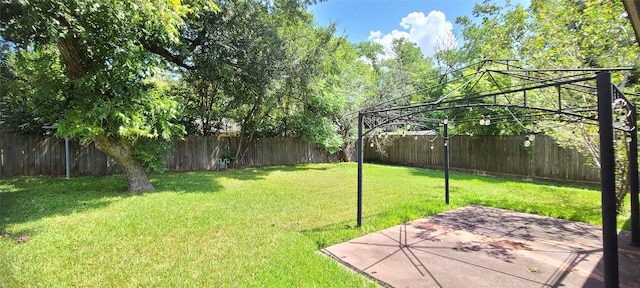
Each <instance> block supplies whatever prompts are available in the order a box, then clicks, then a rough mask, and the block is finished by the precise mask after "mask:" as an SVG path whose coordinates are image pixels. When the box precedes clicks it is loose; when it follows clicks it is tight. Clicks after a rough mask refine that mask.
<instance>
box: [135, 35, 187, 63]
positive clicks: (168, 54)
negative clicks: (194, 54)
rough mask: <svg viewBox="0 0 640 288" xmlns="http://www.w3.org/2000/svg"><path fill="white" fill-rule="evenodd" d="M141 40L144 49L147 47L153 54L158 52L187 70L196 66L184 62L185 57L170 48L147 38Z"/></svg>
mask: <svg viewBox="0 0 640 288" xmlns="http://www.w3.org/2000/svg"><path fill="white" fill-rule="evenodd" d="M140 42H141V43H142V47H144V49H147V51H149V52H151V53H153V54H156V55H158V56H160V57H162V58H164V59H165V60H167V61H169V62H171V63H173V64H176V65H178V66H179V67H182V68H184V69H187V70H191V69H193V68H194V67H193V66H191V65H188V64H186V63H184V60H185V59H184V57H182V56H177V55H174V54H172V53H171V52H169V50H167V49H164V48H162V47H159V46H158V45H156V44H155V43H150V42H147V41H145V40H141V41H140Z"/></svg>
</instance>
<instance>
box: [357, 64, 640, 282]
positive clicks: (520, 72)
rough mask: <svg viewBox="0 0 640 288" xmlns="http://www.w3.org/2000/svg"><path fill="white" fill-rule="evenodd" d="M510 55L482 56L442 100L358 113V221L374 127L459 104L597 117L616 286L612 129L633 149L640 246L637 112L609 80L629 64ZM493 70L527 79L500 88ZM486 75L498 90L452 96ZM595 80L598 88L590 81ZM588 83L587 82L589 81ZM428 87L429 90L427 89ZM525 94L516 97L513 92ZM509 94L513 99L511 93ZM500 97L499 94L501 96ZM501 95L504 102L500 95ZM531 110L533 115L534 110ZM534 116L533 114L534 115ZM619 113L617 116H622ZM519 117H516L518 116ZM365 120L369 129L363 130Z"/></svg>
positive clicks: (607, 248)
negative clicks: (544, 92)
mask: <svg viewBox="0 0 640 288" xmlns="http://www.w3.org/2000/svg"><path fill="white" fill-rule="evenodd" d="M509 61H512V60H483V61H480V62H478V63H474V64H471V65H469V66H466V67H465V68H469V67H471V66H472V65H478V66H477V67H478V68H477V69H476V70H475V71H476V72H475V73H472V74H471V76H470V77H471V78H470V79H468V80H467V81H466V82H464V83H463V84H462V85H460V86H458V87H457V88H455V89H453V90H452V92H450V93H448V94H446V95H444V96H443V97H441V98H440V99H437V100H431V101H422V102H415V103H411V102H407V101H405V100H403V99H404V98H405V97H400V98H396V99H392V100H389V101H386V102H383V103H379V104H377V105H375V106H372V107H369V108H367V109H364V110H362V111H360V112H359V113H358V140H357V147H356V148H357V155H358V156H357V158H358V196H357V199H358V200H357V202H358V203H357V205H358V206H357V226H358V227H360V226H361V225H362V189H363V184H362V177H363V158H364V146H363V142H364V141H363V136H365V135H366V134H367V133H369V132H371V131H373V129H376V128H379V127H383V126H388V125H392V126H394V125H395V126H398V125H402V124H412V123H419V122H420V121H422V122H425V121H426V120H425V119H424V118H421V117H422V116H424V115H425V114H427V113H430V112H435V111H441V112H445V111H448V110H451V109H458V108H476V107H481V108H482V107H484V108H488V107H498V108H500V109H506V110H508V111H509V113H510V114H511V115H512V116H513V117H514V118H516V116H515V115H514V114H513V113H512V112H511V110H525V111H528V112H529V113H531V111H536V112H537V113H539V114H538V115H556V116H557V117H559V118H562V119H561V121H574V122H575V121H590V122H597V124H598V127H599V134H600V163H601V169H600V178H601V180H600V181H601V184H600V185H601V195H602V227H603V232H602V233H603V255H604V256H603V258H604V268H605V269H604V278H605V280H604V283H605V287H618V285H619V275H618V242H617V240H618V236H617V227H616V226H617V223H616V215H617V213H616V194H615V150H614V145H613V143H614V130H615V129H618V130H622V131H624V132H625V133H627V137H629V138H630V142H629V144H630V151H629V154H628V160H629V161H628V165H629V167H628V169H629V170H628V171H629V173H630V177H629V187H630V194H631V195H630V199H631V205H630V209H631V245H633V246H640V213H639V212H640V210H639V208H640V205H639V202H638V182H639V181H638V134H637V127H636V126H637V111H636V106H635V105H634V103H632V102H631V101H629V100H628V99H627V98H626V97H625V95H624V93H623V92H622V90H621V89H619V88H618V87H617V86H615V85H614V84H613V83H612V80H611V72H612V71H623V70H631V68H598V69H523V68H521V67H517V66H514V65H510V63H509ZM487 63H494V64H499V65H503V66H505V67H506V69H488V68H484V67H485V64H487ZM465 68H461V69H458V70H454V71H452V72H449V73H447V74H445V75H442V76H440V82H441V84H439V85H442V83H443V81H445V80H447V79H448V77H451V76H450V75H452V74H453V73H458V74H464V73H463V72H461V71H462V70H463V69H465ZM493 75H505V76H508V77H512V78H515V79H519V80H520V81H523V83H522V84H520V85H517V86H511V87H500V85H499V84H498V82H497V81H496V80H495V78H494V76H493ZM485 76H486V77H488V78H489V79H490V81H493V83H494V84H495V85H496V86H497V89H496V90H493V91H488V92H481V93H474V94H462V95H459V96H451V95H453V93H454V92H456V91H460V90H461V88H463V87H471V88H473V87H474V86H475V85H476V84H477V83H478V82H479V81H480V79H481V78H482V77H485ZM593 81H595V83H596V85H595V87H594V86H593V85H588V83H589V82H591V83H592V82H593ZM585 83H587V84H585ZM469 85H472V86H469ZM553 87H555V88H557V98H556V99H555V100H556V101H553V102H554V103H548V104H549V105H548V106H544V107H542V106H534V105H531V103H530V102H528V101H527V96H526V93H527V91H531V90H538V89H544V88H553ZM431 88H433V87H430V88H429V89H425V90H424V91H420V92H425V93H429V90H430V89H431ZM563 91H574V92H579V93H585V94H589V95H594V94H595V95H596V97H597V106H580V107H578V106H570V105H564V104H567V103H566V102H567V100H566V97H567V96H565V94H563ZM516 93H517V94H518V95H522V97H519V98H517V99H516V97H513V95H514V94H516ZM510 95H511V98H509V97H510ZM499 97H500V99H499ZM502 97H504V99H506V101H504V100H502ZM554 97H555V96H554ZM620 107H624V108H625V109H626V111H627V112H628V113H627V114H626V115H623V117H624V120H625V121H626V125H617V126H616V127H614V121H613V117H614V112H613V110H614V108H620ZM530 115H533V114H530ZM532 117H535V116H532ZM619 118H621V117H617V119H619ZM515 120H516V121H518V120H517V119H515ZM365 124H367V126H368V128H369V130H368V131H365V130H364V129H365ZM442 124H443V126H444V135H443V136H444V139H445V141H444V143H445V144H444V145H445V149H444V154H445V155H444V157H445V158H444V159H445V165H444V166H445V167H444V170H445V201H446V203H447V204H448V203H449V189H448V188H449V187H448V186H449V185H448V183H449V177H448V174H449V161H448V160H449V151H448V145H447V144H448V143H447V142H448V141H447V140H448V124H450V121H449V119H448V117H447V118H445V119H443V121H442Z"/></svg>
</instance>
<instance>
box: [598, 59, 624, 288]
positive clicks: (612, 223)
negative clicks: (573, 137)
mask: <svg viewBox="0 0 640 288" xmlns="http://www.w3.org/2000/svg"><path fill="white" fill-rule="evenodd" d="M596 83H597V84H596V85H597V90H598V125H599V128H600V187H601V190H602V191H601V195H602V246H603V247H602V248H603V259H604V287H607V288H613V287H618V286H619V279H618V235H617V234H618V231H617V229H616V186H615V176H616V175H615V152H614V148H613V112H612V107H611V104H612V103H613V90H612V86H611V73H610V72H608V71H604V72H600V73H598V76H597V77H596Z"/></svg>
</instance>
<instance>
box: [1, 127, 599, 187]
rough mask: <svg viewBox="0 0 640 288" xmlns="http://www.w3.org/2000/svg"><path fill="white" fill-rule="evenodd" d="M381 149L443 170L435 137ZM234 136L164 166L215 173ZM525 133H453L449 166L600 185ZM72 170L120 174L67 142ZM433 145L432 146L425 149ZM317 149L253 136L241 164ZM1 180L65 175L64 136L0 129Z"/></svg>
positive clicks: (281, 161) (187, 145)
mask: <svg viewBox="0 0 640 288" xmlns="http://www.w3.org/2000/svg"><path fill="white" fill-rule="evenodd" d="M389 137H391V138H390V139H389V141H388V142H389V143H390V144H389V145H387V146H385V148H384V153H380V152H379V151H377V150H376V148H371V147H369V145H365V151H364V152H365V160H366V161H378V162H385V163H393V164H401V165H407V166H417V167H426V168H436V169H442V168H443V167H444V150H443V149H444V145H443V140H442V138H441V137H437V136H417V139H416V137H414V136H407V137H399V136H389ZM238 140H239V139H238V138H219V137H216V136H190V137H187V138H185V139H184V140H180V141H175V142H174V144H175V148H174V151H173V153H172V154H171V155H169V156H167V157H166V158H165V163H166V168H167V169H168V170H169V171H193V170H216V169H218V160H219V159H221V158H222V157H223V155H225V154H228V153H229V152H233V151H235V150H234V149H236V147H237V144H238V143H237V141H238ZM523 141H524V136H495V137H476V138H471V137H466V136H456V137H453V138H451V140H450V145H449V148H450V149H449V151H450V165H451V169H452V170H456V171H460V172H466V173H475V174H481V175H482V174H487V175H496V176H504V177H512V178H525V179H532V180H555V181H562V182H567V183H572V182H573V183H599V179H600V174H599V170H598V169H597V168H595V167H593V166H592V165H589V164H587V163H588V161H587V159H586V157H585V156H584V155H582V154H580V153H579V152H577V151H575V150H573V149H566V148H562V147H559V146H558V145H557V144H556V143H555V141H554V140H553V139H552V138H550V137H546V136H537V137H536V138H535V140H534V141H533V142H532V143H533V144H532V145H531V147H524V145H523ZM69 146H70V156H71V175H72V176H78V175H109V174H115V173H120V168H119V167H118V165H117V164H115V162H114V161H113V160H111V159H110V158H109V157H107V156H106V155H105V154H103V153H102V152H101V151H99V150H97V149H96V148H95V147H94V145H93V144H89V145H80V144H79V143H78V142H75V141H71V143H70V145H69ZM432 146H433V149H431V147H432ZM337 160H338V159H337V157H336V155H330V154H328V153H326V152H325V151H324V150H322V149H321V148H319V147H317V146H315V145H313V144H309V143H306V142H305V141H303V140H301V139H298V138H260V139H259V140H256V141H253V142H252V143H251V145H250V147H249V149H248V150H247V152H246V154H245V155H244V157H243V160H242V161H241V162H240V163H238V164H239V165H240V166H270V165H287V164H303V163H323V162H331V161H337ZM0 164H1V165H0V177H12V176H38V175H47V176H62V175H65V148H64V140H63V139H58V138H53V137H42V136H33V135H17V134H11V133H5V134H3V135H2V134H0Z"/></svg>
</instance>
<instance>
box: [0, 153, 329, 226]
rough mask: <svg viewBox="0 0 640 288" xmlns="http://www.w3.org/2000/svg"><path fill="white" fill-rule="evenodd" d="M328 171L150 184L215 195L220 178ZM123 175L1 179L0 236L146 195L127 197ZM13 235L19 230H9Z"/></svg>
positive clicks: (185, 177) (183, 175)
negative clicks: (27, 225)
mask: <svg viewBox="0 0 640 288" xmlns="http://www.w3.org/2000/svg"><path fill="white" fill-rule="evenodd" d="M329 169H330V168H329V167H314V166H310V165H290V166H273V167H260V168H240V169H230V170H224V171H194V172H171V173H161V174H157V173H152V174H150V175H149V176H150V178H151V181H152V183H153V185H154V186H155V188H156V189H157V191H158V192H177V193H216V192H219V191H222V190H223V188H224V187H223V186H222V185H221V184H220V183H221V181H220V179H221V178H231V179H236V180H241V181H259V180H262V179H265V177H266V176H267V175H269V174H270V173H273V172H275V171H285V172H295V171H306V170H318V171H326V170H329ZM126 190H127V181H126V178H125V177H124V175H111V176H102V177H89V176H88V177H76V178H72V179H63V178H53V177H16V178H10V179H0V233H5V232H7V231H6V227H7V225H12V224H19V223H26V222H32V221H37V220H39V219H42V218H46V217H52V216H56V215H68V214H71V213H81V212H85V211H90V210H93V209H99V208H103V207H106V206H107V205H109V204H110V203H112V202H114V201H117V200H119V199H123V198H128V197H140V196H143V195H145V194H147V193H156V192H147V193H127V192H125V191H126ZM8 232H10V233H11V234H12V235H15V234H17V233H18V232H20V231H8Z"/></svg>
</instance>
